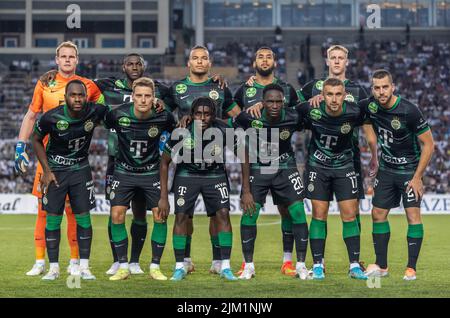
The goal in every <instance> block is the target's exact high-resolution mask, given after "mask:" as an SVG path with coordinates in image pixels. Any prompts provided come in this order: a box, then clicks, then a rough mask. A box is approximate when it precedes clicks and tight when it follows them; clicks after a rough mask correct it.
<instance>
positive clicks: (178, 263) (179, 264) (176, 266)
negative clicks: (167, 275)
mask: <svg viewBox="0 0 450 318" xmlns="http://www.w3.org/2000/svg"><path fill="white" fill-rule="evenodd" d="M180 268H182V269H184V263H183V262H176V264H175V269H180Z"/></svg>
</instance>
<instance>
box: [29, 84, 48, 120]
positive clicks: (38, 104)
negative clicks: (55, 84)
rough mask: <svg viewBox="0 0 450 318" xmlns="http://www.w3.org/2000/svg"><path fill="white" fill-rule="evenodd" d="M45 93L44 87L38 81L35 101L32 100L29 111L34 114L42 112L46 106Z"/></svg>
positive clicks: (34, 96) (35, 88)
mask: <svg viewBox="0 0 450 318" xmlns="http://www.w3.org/2000/svg"><path fill="white" fill-rule="evenodd" d="M43 92H44V86H43V85H42V82H41V81H38V82H37V83H36V86H35V87H34V93H33V99H32V100H31V104H30V106H29V109H30V110H31V111H32V112H34V113H40V112H42V109H43V105H44V98H43Z"/></svg>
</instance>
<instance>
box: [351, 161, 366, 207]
mask: <svg viewBox="0 0 450 318" xmlns="http://www.w3.org/2000/svg"><path fill="white" fill-rule="evenodd" d="M353 164H354V165H355V173H356V180H357V181H358V199H359V200H364V199H365V198H366V195H365V191H364V181H363V178H362V175H363V173H362V169H361V162H360V161H353Z"/></svg>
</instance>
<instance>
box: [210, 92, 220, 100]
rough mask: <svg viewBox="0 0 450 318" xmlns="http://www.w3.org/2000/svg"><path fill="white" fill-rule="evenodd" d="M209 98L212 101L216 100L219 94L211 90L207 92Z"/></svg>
mask: <svg viewBox="0 0 450 318" xmlns="http://www.w3.org/2000/svg"><path fill="white" fill-rule="evenodd" d="M209 97H210V98H211V99H213V100H218V99H219V92H218V91H216V90H212V91H210V92H209Z"/></svg>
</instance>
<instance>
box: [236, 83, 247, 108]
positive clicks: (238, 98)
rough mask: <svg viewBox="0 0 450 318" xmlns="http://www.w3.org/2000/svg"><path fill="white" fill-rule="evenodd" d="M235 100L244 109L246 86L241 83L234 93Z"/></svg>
mask: <svg viewBox="0 0 450 318" xmlns="http://www.w3.org/2000/svg"><path fill="white" fill-rule="evenodd" d="M234 100H235V102H236V103H237V104H238V105H239V107H240V108H241V109H244V106H245V105H244V86H243V85H241V86H240V87H239V88H238V90H237V91H236V93H234Z"/></svg>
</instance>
